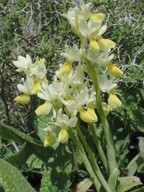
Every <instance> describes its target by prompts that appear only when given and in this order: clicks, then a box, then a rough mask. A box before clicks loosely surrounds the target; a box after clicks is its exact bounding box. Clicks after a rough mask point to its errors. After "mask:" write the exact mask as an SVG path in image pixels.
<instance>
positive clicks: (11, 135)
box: [0, 124, 40, 145]
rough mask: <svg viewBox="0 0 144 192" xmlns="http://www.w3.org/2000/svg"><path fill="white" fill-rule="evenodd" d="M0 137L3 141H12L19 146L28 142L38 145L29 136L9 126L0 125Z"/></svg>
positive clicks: (37, 142) (36, 141)
mask: <svg viewBox="0 0 144 192" xmlns="http://www.w3.org/2000/svg"><path fill="white" fill-rule="evenodd" d="M0 135H1V137H2V138H4V139H7V140H12V141H15V142H17V143H19V144H23V143H24V142H25V141H28V142H29V143H33V144H36V145H40V143H39V141H38V140H36V139H33V138H32V137H31V136H29V135H27V134H25V133H23V132H21V131H19V130H18V129H15V128H13V127H11V126H9V125H3V124H0Z"/></svg>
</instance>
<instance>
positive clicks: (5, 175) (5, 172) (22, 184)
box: [0, 159, 36, 192]
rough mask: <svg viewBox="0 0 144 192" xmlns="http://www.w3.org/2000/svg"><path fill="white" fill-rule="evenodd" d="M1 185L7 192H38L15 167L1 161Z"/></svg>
mask: <svg viewBox="0 0 144 192" xmlns="http://www.w3.org/2000/svg"><path fill="white" fill-rule="evenodd" d="M0 183H1V185H2V186H3V188H4V189H5V191H6V192H20V191H21V192H26V191H28V192H36V191H35V190H34V188H32V187H31V185H30V184H29V183H28V181H27V180H26V179H25V177H24V176H23V175H22V174H21V172H20V171H18V170H17V169H16V168H15V167H14V166H13V165H11V164H10V163H8V162H7V161H5V160H2V159H1V160H0Z"/></svg>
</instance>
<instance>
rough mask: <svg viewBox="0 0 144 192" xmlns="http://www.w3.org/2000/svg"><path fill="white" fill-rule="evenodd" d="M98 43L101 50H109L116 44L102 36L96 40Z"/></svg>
mask: <svg viewBox="0 0 144 192" xmlns="http://www.w3.org/2000/svg"><path fill="white" fill-rule="evenodd" d="M98 44H99V46H100V48H101V49H102V50H103V51H105V50H110V49H112V48H115V46H116V44H115V42H113V41H112V40H110V39H103V38H101V39H99V40H98Z"/></svg>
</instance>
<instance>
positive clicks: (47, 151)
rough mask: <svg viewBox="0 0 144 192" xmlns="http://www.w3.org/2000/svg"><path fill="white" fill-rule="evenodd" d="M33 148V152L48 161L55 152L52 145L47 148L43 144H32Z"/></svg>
mask: <svg viewBox="0 0 144 192" xmlns="http://www.w3.org/2000/svg"><path fill="white" fill-rule="evenodd" d="M31 148H32V151H33V153H34V154H35V155H36V156H37V157H38V158H40V159H41V160H42V161H44V162H47V161H48V160H49V158H50V157H51V156H52V154H53V153H55V150H54V149H53V148H51V147H47V148H45V147H43V146H37V145H34V144H31Z"/></svg>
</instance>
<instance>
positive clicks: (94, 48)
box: [90, 39, 100, 53]
mask: <svg viewBox="0 0 144 192" xmlns="http://www.w3.org/2000/svg"><path fill="white" fill-rule="evenodd" d="M90 47H91V49H92V51H93V52H96V53H97V52H98V51H99V50H100V47H99V45H98V43H97V41H96V40H93V39H92V40H91V41H90Z"/></svg>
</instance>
